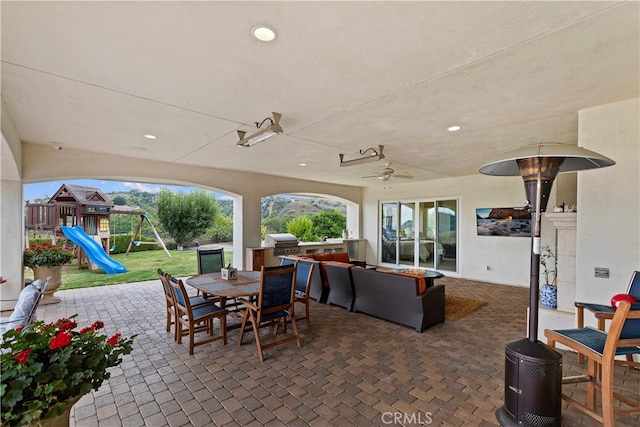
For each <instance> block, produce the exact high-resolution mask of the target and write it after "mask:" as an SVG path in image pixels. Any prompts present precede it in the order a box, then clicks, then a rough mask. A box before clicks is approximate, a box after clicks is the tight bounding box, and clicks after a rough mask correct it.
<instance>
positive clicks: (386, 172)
mask: <svg viewBox="0 0 640 427" xmlns="http://www.w3.org/2000/svg"><path fill="white" fill-rule="evenodd" d="M384 166H385V167H384V169H382V170H381V171H380V172H378V173H377V174H375V175H368V176H363V178H378V179H381V180H383V181H389V180H390V179H391V178H403V179H412V178H413V175H409V174H408V173H407V172H396V171H395V170H394V169H392V168H391V167H390V166H391V163H387V164H385V165H384Z"/></svg>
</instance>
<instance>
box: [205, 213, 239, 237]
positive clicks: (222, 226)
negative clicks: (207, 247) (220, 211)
mask: <svg viewBox="0 0 640 427" xmlns="http://www.w3.org/2000/svg"><path fill="white" fill-rule="evenodd" d="M207 237H209V238H210V239H212V240H213V241H215V242H230V241H232V240H233V219H231V217H228V216H223V215H218V216H217V217H216V220H215V221H214V222H213V225H212V226H211V227H209V229H208V230H207Z"/></svg>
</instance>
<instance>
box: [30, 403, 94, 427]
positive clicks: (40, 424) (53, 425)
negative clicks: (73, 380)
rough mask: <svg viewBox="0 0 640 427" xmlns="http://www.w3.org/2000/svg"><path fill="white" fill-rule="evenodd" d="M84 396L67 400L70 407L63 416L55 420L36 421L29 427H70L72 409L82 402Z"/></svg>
mask: <svg viewBox="0 0 640 427" xmlns="http://www.w3.org/2000/svg"><path fill="white" fill-rule="evenodd" d="M81 397H82V396H76V397H72V398H71V399H69V400H67V404H68V405H69V407H68V408H67V410H66V411H64V412H63V413H62V414H60V415H58V416H57V417H54V418H49V419H46V420H41V421H36V422H33V423H31V424H29V427H36V426H37V427H69V417H70V416H71V408H73V405H75V404H76V402H77V401H78V400H80V398H81Z"/></svg>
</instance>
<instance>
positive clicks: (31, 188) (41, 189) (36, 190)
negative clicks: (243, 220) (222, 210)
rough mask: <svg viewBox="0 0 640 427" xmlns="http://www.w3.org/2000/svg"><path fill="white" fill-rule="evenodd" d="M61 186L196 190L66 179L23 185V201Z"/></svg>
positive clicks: (154, 191) (50, 193) (170, 186)
mask: <svg viewBox="0 0 640 427" xmlns="http://www.w3.org/2000/svg"><path fill="white" fill-rule="evenodd" d="M62 184H74V185H86V186H87V187H95V188H99V189H100V190H102V192H103V193H109V192H111V191H129V190H133V189H138V190H140V191H146V192H149V193H157V192H158V191H160V189H161V188H163V187H164V188H168V189H170V190H171V191H173V192H178V191H181V192H184V193H188V192H191V191H193V190H194V189H196V188H194V187H183V186H179V185H162V184H146V183H140V182H120V181H105V180H96V179H68V180H65V181H48V182H39V183H37V184H25V185H24V200H25V201H26V200H29V201H34V200H35V199H38V198H46V197H51V196H53V194H54V193H55V192H56V191H58V189H59V188H60V186H61V185H62ZM214 194H215V197H216V199H225V198H227V197H226V196H224V195H222V194H219V193H214Z"/></svg>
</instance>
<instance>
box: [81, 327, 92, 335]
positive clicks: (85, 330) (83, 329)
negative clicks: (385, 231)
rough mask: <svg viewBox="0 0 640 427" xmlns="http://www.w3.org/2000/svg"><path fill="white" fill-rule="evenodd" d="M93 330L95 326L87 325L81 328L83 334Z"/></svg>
mask: <svg viewBox="0 0 640 427" xmlns="http://www.w3.org/2000/svg"><path fill="white" fill-rule="evenodd" d="M93 331H94V329H93V326H85V327H84V328H82V329H80V333H81V334H86V333H88V332H92V333H93Z"/></svg>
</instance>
